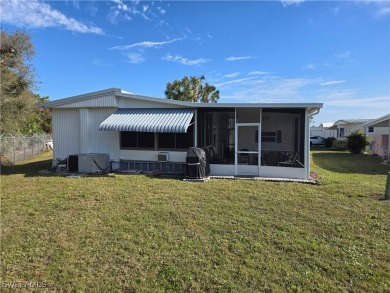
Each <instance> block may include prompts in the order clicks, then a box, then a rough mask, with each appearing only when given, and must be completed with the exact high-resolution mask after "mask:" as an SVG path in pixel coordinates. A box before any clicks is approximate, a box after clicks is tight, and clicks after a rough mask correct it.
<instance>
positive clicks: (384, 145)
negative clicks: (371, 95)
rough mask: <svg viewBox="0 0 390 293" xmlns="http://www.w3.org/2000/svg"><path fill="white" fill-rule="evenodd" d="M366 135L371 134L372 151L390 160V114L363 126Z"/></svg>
mask: <svg viewBox="0 0 390 293" xmlns="http://www.w3.org/2000/svg"><path fill="white" fill-rule="evenodd" d="M363 126H364V128H365V133H367V134H371V135H372V136H371V140H372V141H371V147H370V148H371V151H372V153H373V154H375V155H378V156H380V157H382V158H383V159H389V158H390V114H387V115H385V116H382V117H379V118H377V119H374V120H371V121H370V122H367V123H365V124H363Z"/></svg>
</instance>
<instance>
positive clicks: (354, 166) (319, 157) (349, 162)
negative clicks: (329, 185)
mask: <svg viewBox="0 0 390 293" xmlns="http://www.w3.org/2000/svg"><path fill="white" fill-rule="evenodd" d="M312 157H313V162H314V163H315V164H316V165H317V166H319V167H320V168H323V169H326V170H328V171H331V172H335V173H350V174H366V175H385V174H387V172H390V167H389V166H386V165H383V164H381V162H383V160H382V159H381V158H380V157H374V156H371V155H352V154H349V153H346V152H336V151H334V152H333V151H327V152H321V151H319V152H313V153H312Z"/></svg>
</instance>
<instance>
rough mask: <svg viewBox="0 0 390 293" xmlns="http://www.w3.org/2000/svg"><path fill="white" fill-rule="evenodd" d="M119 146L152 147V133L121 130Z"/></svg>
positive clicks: (129, 147) (132, 147) (122, 147)
mask: <svg viewBox="0 0 390 293" xmlns="http://www.w3.org/2000/svg"><path fill="white" fill-rule="evenodd" d="M120 147H121V149H134V148H138V149H154V133H153V132H135V131H121V132H120Z"/></svg>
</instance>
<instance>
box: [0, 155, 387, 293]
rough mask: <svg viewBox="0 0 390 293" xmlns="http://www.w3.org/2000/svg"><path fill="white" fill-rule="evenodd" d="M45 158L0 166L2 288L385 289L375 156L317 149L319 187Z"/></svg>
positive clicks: (383, 224) (381, 174)
mask: <svg viewBox="0 0 390 293" xmlns="http://www.w3.org/2000/svg"><path fill="white" fill-rule="evenodd" d="M50 159H51V153H46V154H44V155H42V156H40V157H38V158H36V159H34V160H32V161H29V162H27V163H25V164H22V165H19V166H13V167H7V168H3V170H2V172H3V174H2V175H1V246H2V247H1V268H2V270H1V286H2V287H3V288H4V287H6V286H7V285H8V284H10V282H12V281H22V282H33V281H38V282H44V281H46V282H47V285H48V286H49V288H51V289H52V290H56V291H65V292H67V291H75V292H76V291H78V292H79V291H88V292H91V291H92V292H124V291H125V292H155V291H157V292H158V291H176V292H182V291H193V292H204V291H208V292H215V291H218V292H286V291H291V292H389V291H390V253H389V247H390V236H389V235H390V224H389V223H390V222H389V219H390V201H384V200H380V197H383V195H384V189H385V183H386V175H385V174H386V172H388V171H390V168H389V167H388V166H385V165H382V164H380V160H379V159H378V158H375V157H371V156H366V155H349V154H347V153H343V152H328V151H322V150H316V151H314V152H313V153H312V169H313V171H315V172H316V173H317V174H318V175H319V176H320V178H319V180H320V181H321V183H322V185H321V186H314V185H308V184H299V183H277V182H276V183H275V182H261V181H244V180H210V181H209V182H207V183H188V182H183V181H180V180H175V179H161V178H160V179H156V178H150V177H146V176H143V175H116V176H115V177H114V178H113V177H101V178H92V177H89V178H74V179H71V178H64V177H60V176H45V175H39V174H38V171H39V170H42V169H44V168H47V167H48V166H49V165H50ZM3 288H2V289H3ZM0 291H1V290H0Z"/></svg>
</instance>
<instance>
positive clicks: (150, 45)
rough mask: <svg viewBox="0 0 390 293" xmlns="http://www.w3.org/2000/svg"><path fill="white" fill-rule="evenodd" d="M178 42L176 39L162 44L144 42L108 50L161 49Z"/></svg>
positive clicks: (178, 39)
mask: <svg viewBox="0 0 390 293" xmlns="http://www.w3.org/2000/svg"><path fill="white" fill-rule="evenodd" d="M180 40H182V39H180V38H177V39H172V40H170V41H165V42H164V41H163V42H150V41H144V42H140V43H134V44H130V45H124V46H116V47H111V48H110V49H111V50H128V49H132V48H135V47H141V48H160V47H162V46H164V45H167V44H171V43H174V42H177V41H180Z"/></svg>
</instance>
